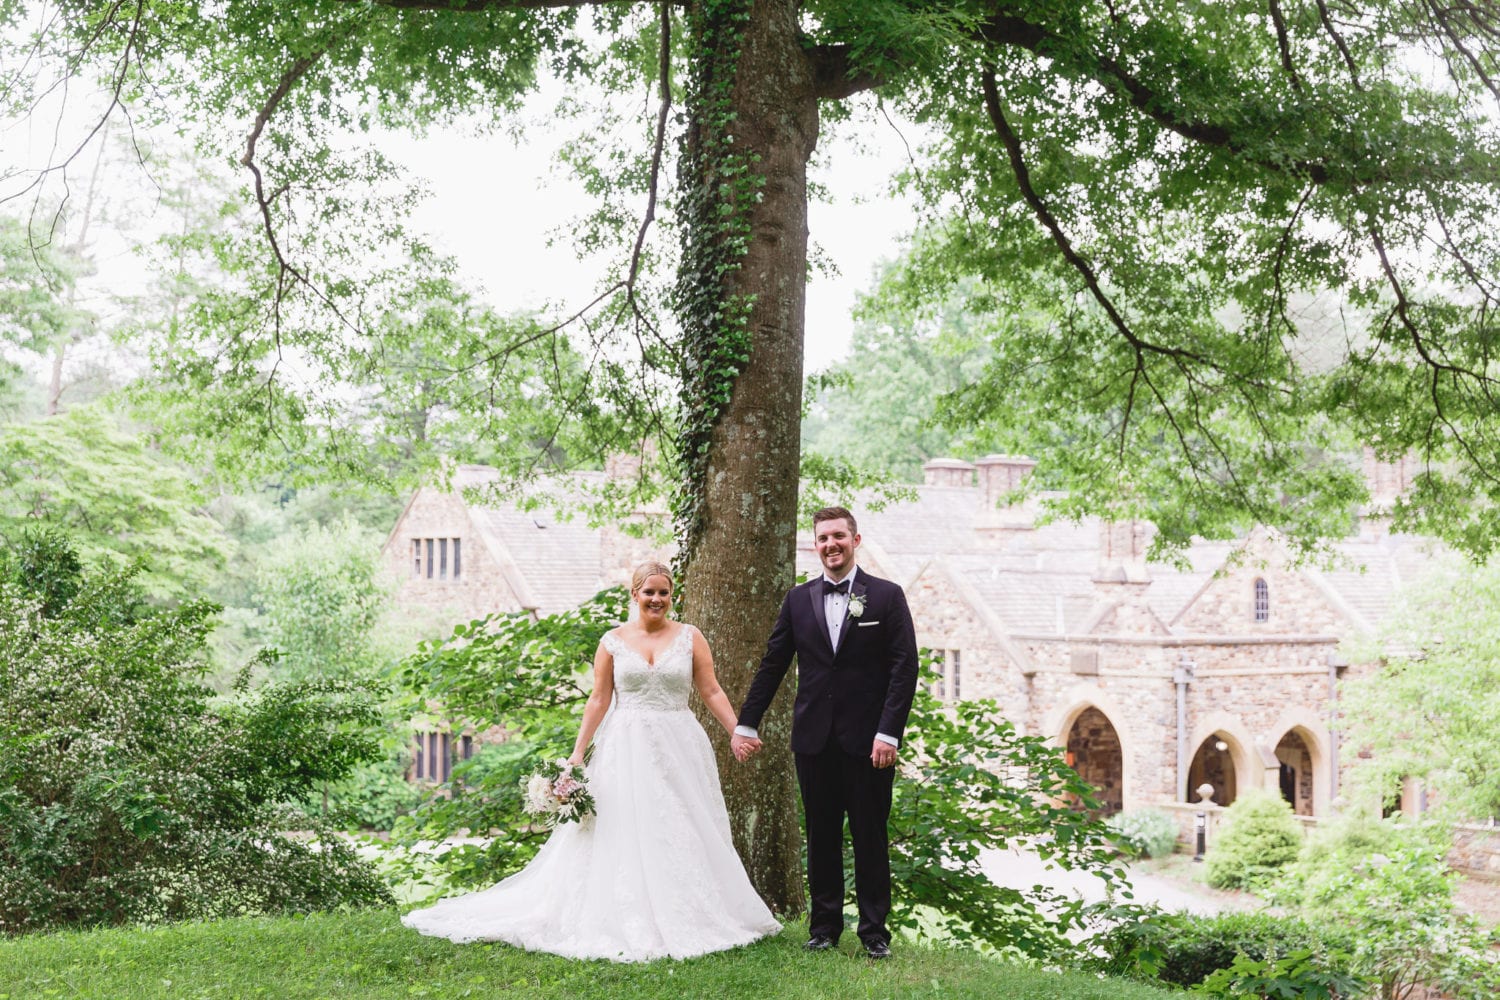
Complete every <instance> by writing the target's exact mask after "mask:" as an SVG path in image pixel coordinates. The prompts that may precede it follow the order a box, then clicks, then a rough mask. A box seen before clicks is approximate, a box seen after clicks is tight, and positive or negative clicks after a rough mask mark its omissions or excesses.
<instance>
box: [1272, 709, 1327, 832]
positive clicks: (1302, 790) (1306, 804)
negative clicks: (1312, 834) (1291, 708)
mask: <svg viewBox="0 0 1500 1000" xmlns="http://www.w3.org/2000/svg"><path fill="white" fill-rule="evenodd" d="M1276 761H1277V763H1279V764H1280V765H1281V797H1282V798H1284V799H1286V801H1287V804H1288V805H1290V806H1291V807H1292V812H1294V813H1296V814H1297V815H1298V816H1311V815H1313V813H1314V807H1313V803H1314V802H1315V801H1316V800H1315V798H1314V794H1313V792H1314V782H1315V781H1316V774H1317V771H1316V768H1315V765H1314V758H1313V752H1312V748H1311V747H1310V746H1309V745H1308V742H1307V740H1305V739H1303V737H1302V733H1301V732H1300V731H1298V730H1296V729H1289V730H1287V733H1286V735H1285V736H1283V737H1282V738H1281V742H1280V743H1277V744H1276Z"/></svg>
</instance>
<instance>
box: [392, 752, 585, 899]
mask: <svg viewBox="0 0 1500 1000" xmlns="http://www.w3.org/2000/svg"><path fill="white" fill-rule="evenodd" d="M576 731H577V726H576V725H570V726H569V727H567V728H563V727H559V728H558V729H556V730H555V731H553V732H551V733H543V734H541V735H542V738H541V739H539V740H528V739H522V738H516V739H511V740H508V741H507V742H505V743H502V744H498V745H495V744H491V745H487V746H480V747H479V748H477V750H476V751H475V753H474V756H473V757H472V758H470V759H469V760H467V761H460V762H458V763H456V764H455V765H454V767H453V780H452V781H451V782H450V783H448V784H447V785H446V786H444V787H443V788H442V789H441V792H442V793H443V794H438V791H439V790H438V789H430V790H429V794H428V796H427V797H426V798H425V799H424V800H423V801H422V802H421V804H420V805H419V806H418V807H417V808H416V809H413V810H412V811H410V812H409V813H407V814H406V815H404V816H401V817H400V818H398V819H397V820H396V822H395V823H394V824H393V826H392V837H391V840H392V843H394V844H397V845H400V846H401V847H403V848H405V850H406V853H405V854H404V855H401V856H399V857H398V858H396V859H394V860H393V861H392V862H391V871H392V873H393V874H395V875H397V876H400V877H403V878H405V879H407V880H410V881H413V882H419V883H429V884H433V885H435V886H436V887H438V888H439V889H441V890H443V891H448V890H454V889H475V888H481V887H483V886H487V885H492V884H494V883H495V882H497V881H499V880H500V879H502V878H504V877H506V876H507V875H511V874H513V873H515V872H517V871H519V870H520V869H521V868H522V867H524V866H525V865H526V863H527V862H528V861H530V860H531V859H532V858H533V857H535V856H536V852H537V851H538V850H540V849H541V846H542V844H544V843H545V842H546V840H547V836H548V834H549V833H550V832H551V831H550V830H549V829H548V828H547V827H546V826H545V825H544V824H540V823H534V822H533V818H532V817H530V816H527V815H526V814H525V813H524V811H523V808H522V799H521V793H520V786H521V783H522V781H523V779H524V778H525V777H526V776H527V775H528V774H530V773H531V772H532V771H534V770H535V769H536V768H537V767H538V766H539V765H540V764H541V763H542V762H543V761H547V760H556V759H557V758H558V757H559V756H561V755H565V754H566V753H567V751H566V750H560V748H561V747H562V746H563V745H564V743H565V742H568V741H571V740H572V738H573V736H575V735H576ZM465 834H466V835H468V836H475V835H479V836H482V837H483V838H484V839H483V840H482V841H474V840H467V839H465V840H463V841H461V842H459V843H457V844H445V845H444V846H443V848H442V850H441V851H439V852H435V853H434V852H431V851H430V849H427V848H425V847H424V845H427V844H431V843H432V842H433V841H436V840H442V839H445V838H449V837H455V836H460V835H465Z"/></svg>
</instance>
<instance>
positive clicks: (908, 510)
mask: <svg viewBox="0 0 1500 1000" xmlns="http://www.w3.org/2000/svg"><path fill="white" fill-rule="evenodd" d="M497 477H498V472H497V471H496V470H494V469H490V468H487V467H485V466H464V467H462V468H461V469H460V470H459V471H458V474H457V475H456V482H457V485H459V486H460V487H469V486H482V485H484V484H486V483H490V482H494V481H495V480H496V478H497ZM603 477H604V473H597V472H596V473H579V474H576V475H575V476H573V477H571V478H570V479H569V480H565V481H557V482H554V483H552V484H550V485H551V488H552V489H553V490H555V491H556V493H557V495H559V496H561V497H563V498H564V501H565V502H571V503H574V504H576V502H577V500H578V499H579V498H580V497H581V495H582V491H583V490H586V489H587V488H589V487H592V486H595V485H597V484H598V483H599V482H600V481H602V479H603ZM546 485H547V484H544V486H546ZM915 492H916V494H917V498H916V499H915V500H913V501H905V502H902V503H898V504H893V505H891V506H889V507H887V508H886V509H884V510H873V509H866V510H862V511H860V512H859V521H860V525H859V527H860V534H861V535H862V536H863V538H864V540H865V541H866V542H867V543H869V544H870V547H871V552H872V553H874V552H877V551H878V553H879V558H880V561H881V564H882V565H881V566H880V569H881V571H882V572H883V573H884V575H888V576H890V577H893V578H894V579H896V580H897V581H898V582H900V583H903V584H905V583H908V582H909V581H911V580H912V579H914V578H915V577H916V576H917V574H918V573H920V572H922V571H923V569H924V568H925V567H928V566H929V565H930V564H932V563H933V561H934V560H936V559H941V560H942V561H943V565H944V567H945V568H946V570H947V571H948V572H951V573H954V574H955V575H957V576H959V577H960V578H961V579H962V580H963V581H964V582H965V583H967V584H968V585H969V586H970V587H971V588H972V589H973V591H974V592H975V593H976V594H977V595H978V597H979V599H980V600H982V601H983V602H984V603H985V605H986V606H988V607H989V609H990V610H991V611H992V612H993V613H994V615H995V616H996V617H997V618H998V619H999V620H1000V621H1001V622H1003V623H1004V625H1005V627H1006V629H1008V630H1009V631H1011V632H1013V633H1018V634H1026V635H1064V634H1075V635H1076V634H1078V633H1079V632H1080V631H1082V630H1083V628H1084V627H1085V626H1086V625H1087V623H1088V622H1089V620H1090V619H1091V617H1092V615H1093V613H1094V611H1095V609H1096V607H1097V605H1098V601H1099V591H1098V587H1097V584H1096V583H1095V580H1094V577H1095V575H1096V573H1097V571H1098V549H1099V522H1098V521H1097V520H1094V519H1085V520H1083V521H1081V522H1078V523H1073V522H1054V523H1051V524H1044V525H1040V526H1037V527H1035V528H1032V529H1030V530H1024V531H1018V532H1011V533H1008V535H1007V537H1006V540H1005V542H1004V545H1003V547H998V548H997V547H996V543H995V542H994V541H993V540H991V539H988V538H986V537H985V536H984V534H983V533H982V532H981V531H980V528H981V525H982V523H983V522H982V520H981V519H982V518H987V517H989V516H990V515H989V514H988V512H986V511H984V510H982V504H981V500H980V497H981V493H980V490H979V489H978V488H977V487H956V486H917V487H915ZM471 516H472V517H473V519H474V523H475V525H476V527H477V528H478V529H479V530H480V531H481V533H482V534H483V535H485V536H486V539H487V542H488V543H489V544H490V545H491V546H500V547H503V549H504V550H505V551H506V552H508V553H509V555H510V557H511V559H512V560H513V562H514V565H515V567H516V570H517V573H518V575H519V577H520V578H521V580H522V581H523V583H524V588H525V590H526V591H527V594H528V596H529V598H530V600H531V601H532V602H533V603H534V604H535V605H536V607H537V609H538V610H539V611H541V612H543V613H549V612H553V611H560V610H563V609H566V608H570V607H574V606H576V605H577V604H578V603H580V602H581V601H583V600H586V599H587V598H589V597H591V596H593V595H594V594H595V593H597V592H598V591H599V590H600V589H602V588H603V587H605V586H607V585H609V584H610V583H612V582H613V581H610V580H605V579H602V578H601V572H602V570H601V544H600V531H599V530H598V529H597V528H593V527H590V526H589V524H588V521H587V519H586V517H584V516H583V515H582V514H578V515H575V516H574V517H572V518H571V519H569V518H566V517H562V516H559V515H558V514H556V513H555V512H554V511H553V510H552V509H551V508H550V507H548V506H545V505H544V506H541V507H538V508H537V509H536V510H530V511H528V510H523V509H522V508H521V506H520V505H518V504H516V503H514V502H510V501H502V502H499V503H496V504H494V505H489V506H473V505H471ZM1236 544H1237V543H1231V542H1198V543H1195V544H1194V545H1193V546H1191V547H1190V548H1189V549H1188V550H1187V551H1186V552H1185V553H1184V555H1185V558H1186V562H1187V565H1186V567H1185V568H1178V567H1175V566H1172V565H1169V564H1157V563H1153V564H1151V565H1150V567H1149V572H1150V577H1151V585H1150V587H1149V589H1148V590H1147V591H1146V600H1147V602H1148V604H1149V605H1150V607H1151V609H1152V611H1153V612H1154V613H1155V614H1156V616H1157V617H1158V618H1160V619H1161V621H1162V622H1163V623H1166V624H1167V625H1168V626H1169V627H1170V625H1171V623H1172V622H1173V621H1174V620H1175V619H1176V618H1177V617H1178V615H1179V614H1181V612H1182V611H1183V610H1184V608H1185V607H1186V606H1187V605H1188V604H1189V603H1190V602H1191V601H1192V600H1193V599H1194V598H1196V597H1197V595H1198V594H1199V593H1200V592H1201V591H1202V589H1203V588H1204V586H1205V585H1206V584H1207V583H1208V582H1209V581H1210V580H1211V578H1212V576H1213V574H1214V572H1215V571H1216V570H1217V569H1219V568H1220V567H1222V566H1223V565H1224V564H1225V561H1226V559H1227V558H1228V557H1229V555H1230V554H1231V552H1232V551H1233V550H1234V548H1235V545H1236ZM1336 548H1337V550H1338V551H1339V553H1340V554H1341V557H1342V558H1341V560H1340V561H1339V563H1338V564H1337V565H1335V566H1333V567H1331V568H1325V569H1311V568H1309V569H1307V570H1305V571H1304V572H1306V573H1308V574H1309V575H1311V576H1313V577H1314V578H1315V579H1316V580H1318V581H1319V582H1321V584H1322V585H1323V586H1325V587H1326V588H1327V589H1328V590H1329V591H1331V592H1332V593H1333V594H1334V595H1335V598H1336V600H1337V601H1339V602H1341V603H1342V604H1343V605H1344V606H1345V607H1346V608H1348V609H1350V610H1352V611H1353V612H1354V613H1355V614H1356V616H1357V617H1359V618H1362V619H1364V620H1363V621H1361V622H1357V624H1358V625H1362V626H1365V627H1369V626H1371V625H1374V624H1377V623H1379V622H1380V621H1381V620H1383V619H1384V618H1385V617H1386V616H1388V615H1389V614H1390V612H1391V608H1392V604H1393V601H1394V599H1395V594H1396V592H1397V590H1398V588H1399V587H1400V586H1401V585H1402V584H1403V583H1406V582H1411V581H1412V580H1414V579H1416V578H1417V577H1418V576H1419V574H1420V572H1421V571H1422V568H1423V567H1424V565H1425V564H1426V561H1427V560H1428V559H1429V558H1430V557H1429V555H1428V548H1429V547H1428V546H1427V545H1426V544H1425V543H1423V542H1422V541H1421V540H1418V539H1412V538H1405V537H1390V536H1387V537H1381V538H1368V537H1362V538H1351V539H1348V540H1345V541H1343V542H1341V543H1338V545H1337V546H1336ZM820 569H821V568H820V566H819V565H818V559H817V555H816V553H815V552H814V551H813V548H812V540H811V537H810V535H809V534H807V533H804V534H803V535H802V537H800V538H799V539H798V546H797V570H798V572H799V573H800V574H806V575H809V576H811V575H814V574H816V573H818V572H819V571H820Z"/></svg>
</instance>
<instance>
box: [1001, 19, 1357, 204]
mask: <svg viewBox="0 0 1500 1000" xmlns="http://www.w3.org/2000/svg"><path fill="white" fill-rule="evenodd" d="M979 36H980V38H981V39H982V40H983V41H984V42H986V43H987V44H990V45H995V46H1013V47H1017V48H1023V49H1026V50H1027V51H1029V52H1032V53H1034V54H1036V55H1039V56H1045V57H1047V58H1049V59H1052V60H1054V61H1055V62H1056V63H1057V64H1059V65H1060V66H1064V67H1067V68H1069V69H1071V70H1072V71H1073V72H1075V73H1079V74H1081V75H1083V76H1085V77H1087V78H1088V79H1091V80H1094V81H1095V82H1097V83H1099V84H1101V85H1103V86H1104V87H1106V88H1107V89H1109V90H1113V91H1114V92H1116V93H1117V94H1119V95H1120V96H1122V97H1123V98H1124V99H1125V100H1126V101H1127V102H1128V103H1129V104H1130V106H1131V107H1133V108H1135V109H1136V110H1137V111H1139V112H1141V113H1142V114H1144V115H1145V116H1146V117H1148V118H1150V119H1151V120H1152V121H1154V122H1156V123H1157V124H1158V125H1160V126H1161V127H1162V128H1165V129H1167V130H1168V131H1171V132H1175V133H1176V134H1178V135H1180V136H1182V137H1183V138H1184V139H1189V140H1191V141H1192V142H1195V143H1197V144H1198V145H1201V146H1211V147H1214V148H1217V149H1224V150H1227V151H1229V152H1231V153H1235V154H1242V153H1245V152H1247V146H1246V145H1245V143H1244V142H1242V141H1241V140H1240V139H1239V138H1238V137H1237V136H1236V134H1235V132H1234V130H1233V129H1231V128H1230V127H1229V126H1227V125H1222V124H1219V123H1217V122H1212V121H1206V120H1203V119H1191V118H1186V117H1183V116H1182V115H1180V114H1179V113H1178V112H1177V110H1176V109H1175V108H1173V107H1172V106H1171V103H1170V102H1169V101H1168V99H1167V97H1166V96H1165V95H1163V94H1161V93H1159V92H1157V91H1156V90H1154V89H1152V88H1151V87H1149V86H1148V85H1147V84H1146V83H1145V82H1144V81H1142V80H1141V79H1139V78H1138V77H1136V76H1135V75H1134V74H1132V73H1131V72H1129V71H1128V70H1127V69H1126V68H1125V67H1124V66H1123V65H1121V64H1120V62H1119V61H1117V60H1115V59H1112V58H1110V57H1109V56H1105V55H1099V54H1097V53H1088V54H1086V56H1085V57H1084V58H1080V57H1079V56H1078V54H1077V53H1075V52H1071V51H1069V49H1068V47H1067V45H1066V44H1065V43H1064V42H1063V40H1062V39H1060V38H1058V37H1057V36H1055V35H1053V34H1051V33H1050V32H1048V31H1047V30H1046V29H1045V28H1042V27H1041V26H1039V25H1036V24H1032V23H1031V22H1029V21H1026V20H1023V19H1021V18H1018V17H1011V16H1004V15H1002V16H997V17H993V18H991V19H990V20H989V21H987V22H986V23H985V24H984V25H983V26H982V27H981V28H980V29H979ZM1254 162H1256V163H1258V164H1259V165H1260V166H1262V167H1265V168H1267V169H1270V170H1275V171H1278V172H1288V171H1290V172H1294V173H1299V174H1304V175H1306V176H1307V177H1309V178H1310V179H1311V180H1312V181H1313V183H1315V184H1326V183H1327V182H1328V181H1329V180H1330V179H1331V177H1332V174H1331V173H1330V171H1329V169H1328V167H1327V166H1326V165H1325V164H1324V163H1322V162H1320V161H1318V160H1297V161H1293V162H1291V163H1280V162H1272V161H1269V160H1260V159H1257V160H1255V161H1254Z"/></svg>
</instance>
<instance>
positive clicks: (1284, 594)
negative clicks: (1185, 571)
mask: <svg viewBox="0 0 1500 1000" xmlns="http://www.w3.org/2000/svg"><path fill="white" fill-rule="evenodd" d="M1257 579H1262V580H1265V581H1266V586H1267V596H1268V598H1269V603H1268V610H1269V614H1268V615H1267V618H1266V620H1265V621H1263V622H1262V621H1256V620H1255V581H1256V580H1257ZM1175 627H1176V628H1177V629H1178V630H1179V631H1180V632H1189V633H1195V634H1198V635H1243V636H1249V635H1254V634H1257V633H1264V634H1268V635H1342V634H1344V633H1345V632H1347V631H1348V630H1349V627H1350V623H1349V621H1348V620H1347V619H1346V618H1345V616H1344V614H1343V613H1342V612H1341V611H1340V610H1339V609H1338V608H1337V607H1335V605H1334V604H1333V603H1332V602H1331V600H1330V599H1329V597H1328V595H1327V593H1325V592H1324V591H1323V589H1322V588H1320V587H1319V586H1317V585H1316V584H1315V583H1313V582H1312V580H1310V579H1309V578H1308V577H1307V576H1305V575H1303V574H1301V573H1297V572H1294V571H1290V570H1287V569H1285V568H1284V567H1282V566H1280V565H1276V564H1272V565H1266V566H1256V565H1255V564H1254V557H1253V556H1252V557H1250V560H1249V561H1248V562H1247V564H1246V565H1245V566H1243V567H1241V568H1238V569H1235V570H1233V571H1231V572H1229V573H1227V574H1226V575H1225V576H1223V577H1221V578H1219V579H1216V580H1213V581H1211V582H1210V583H1209V584H1208V585H1207V587H1205V588H1204V590H1203V592H1202V593H1201V594H1200V595H1199V596H1198V598H1197V600H1195V601H1194V602H1193V604H1192V606H1191V607H1189V608H1188V609H1187V610H1186V612H1185V613H1184V614H1183V615H1182V617H1181V618H1179V619H1178V621H1177V622H1176V623H1175Z"/></svg>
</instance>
